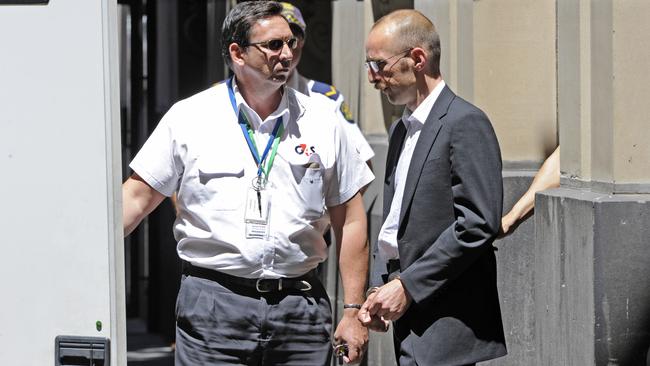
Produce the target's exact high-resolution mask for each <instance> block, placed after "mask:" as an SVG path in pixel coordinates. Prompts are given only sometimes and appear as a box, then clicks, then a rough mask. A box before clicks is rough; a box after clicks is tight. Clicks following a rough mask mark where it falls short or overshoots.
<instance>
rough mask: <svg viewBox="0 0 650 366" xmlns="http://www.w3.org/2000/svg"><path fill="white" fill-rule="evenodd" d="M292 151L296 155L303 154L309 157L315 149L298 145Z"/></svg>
mask: <svg viewBox="0 0 650 366" xmlns="http://www.w3.org/2000/svg"><path fill="white" fill-rule="evenodd" d="M294 150H295V151H296V153H297V154H298V155H302V154H305V155H306V156H309V155H311V154H314V153H315V152H316V148H315V147H314V146H307V145H306V144H300V145H298V146H296V147H295V148H294Z"/></svg>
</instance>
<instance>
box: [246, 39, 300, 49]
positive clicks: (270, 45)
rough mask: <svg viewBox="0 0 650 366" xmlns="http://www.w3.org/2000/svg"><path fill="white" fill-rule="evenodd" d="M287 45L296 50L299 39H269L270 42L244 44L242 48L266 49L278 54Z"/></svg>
mask: <svg viewBox="0 0 650 366" xmlns="http://www.w3.org/2000/svg"><path fill="white" fill-rule="evenodd" d="M285 43H286V44H287V46H289V48H290V49H292V50H293V49H295V48H296V46H298V38H296V37H291V38H289V39H287V40H284V39H279V38H278V39H269V40H268V41H262V42H251V43H246V44H243V45H242V46H244V47H248V46H260V47H264V48H266V49H267V50H270V51H273V52H277V51H280V50H282V47H284V44H285Z"/></svg>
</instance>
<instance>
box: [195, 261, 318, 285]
mask: <svg viewBox="0 0 650 366" xmlns="http://www.w3.org/2000/svg"><path fill="white" fill-rule="evenodd" d="M183 273H184V274H186V275H188V276H193V277H199V278H203V279H206V280H211V281H215V282H219V283H223V282H225V283H229V284H233V285H239V286H243V287H248V288H251V289H255V290H256V291H257V292H260V293H265V292H279V291H288V290H298V291H309V290H311V288H312V286H311V281H312V280H313V279H314V276H313V274H312V271H310V272H308V273H307V274H305V275H302V276H300V277H293V278H288V277H283V278H276V279H271V278H244V277H237V276H233V275H229V274H226V273H223V272H219V271H214V270H211V269H207V268H203V267H197V266H193V265H192V264H190V263H188V262H184V263H183Z"/></svg>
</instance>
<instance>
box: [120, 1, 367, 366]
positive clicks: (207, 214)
mask: <svg viewBox="0 0 650 366" xmlns="http://www.w3.org/2000/svg"><path fill="white" fill-rule="evenodd" d="M281 10H282V7H281V5H280V4H278V3H276V2H267V1H262V2H243V3H240V4H238V5H237V6H235V7H234V8H233V9H232V10H231V12H230V13H229V15H228V16H227V17H226V19H225V21H224V25H223V30H222V53H223V56H224V59H225V60H226V62H227V63H228V65H229V66H230V67H231V69H232V70H233V72H234V75H235V76H234V77H233V78H231V79H229V80H227V81H226V82H224V83H221V84H219V85H217V86H214V87H212V88H210V89H208V90H206V91H203V92H201V93H198V94H196V95H194V96H192V97H190V98H188V99H186V100H183V101H180V102H178V103H176V104H175V105H174V106H173V107H172V108H171V109H170V110H169V112H168V113H167V114H166V115H165V116H164V117H163V119H162V120H161V121H160V124H159V125H158V126H157V127H156V129H155V131H154V132H153V133H152V135H151V136H150V138H149V139H148V140H147V142H146V143H145V145H144V146H143V147H142V149H141V150H140V152H139V153H138V154H137V156H136V157H135V159H134V160H133V161H132V163H131V165H130V166H131V168H132V169H133V171H134V174H133V175H132V176H131V177H130V178H129V179H128V180H127V181H126V182H125V183H124V185H123V203H124V209H123V210H124V230H125V234H128V233H130V232H131V231H132V230H133V229H134V228H135V227H136V226H137V225H138V223H139V222H140V221H141V220H142V219H143V218H144V217H146V216H147V215H148V214H149V213H150V212H151V211H152V210H153V209H154V208H155V207H156V206H158V204H160V202H161V201H162V200H163V199H164V198H165V197H167V196H170V195H172V194H173V193H174V192H176V193H177V204H178V217H177V219H176V222H175V224H174V235H175V237H176V239H177V240H178V245H177V251H178V255H179V257H180V258H181V259H182V260H183V261H184V275H183V279H182V282H181V288H180V291H179V294H178V300H177V309H176V364H177V365H197V364H237V365H239V364H245V365H250V364H255V365H312V364H314V365H315V364H320V365H325V364H327V363H328V359H329V357H330V355H331V341H330V331H331V324H332V318H331V309H330V304H329V299H328V296H327V294H326V292H325V290H324V288H323V286H322V285H321V283H320V282H319V281H318V280H317V278H316V277H315V276H314V275H313V269H314V268H316V266H317V265H318V263H320V262H322V261H323V260H325V259H326V257H327V248H326V244H325V242H324V240H323V236H322V234H323V231H324V230H325V229H326V228H327V226H328V225H329V224H330V222H331V225H332V227H333V228H334V233H335V235H336V237H337V243H341V244H340V247H339V252H340V256H339V263H340V272H341V278H342V281H343V288H344V302H345V303H346V304H348V306H346V309H345V311H344V314H343V318H342V320H341V321H340V323H339V324H338V326H337V328H336V332H335V334H334V338H335V341H334V343H347V344H348V346H349V354H348V356H347V358H346V361H349V362H358V361H360V360H361V357H362V355H363V352H364V350H365V347H366V343H367V337H368V334H367V330H366V329H365V328H364V327H363V326H362V325H361V324H360V323H359V321H358V320H357V319H356V313H357V311H358V307H360V305H358V304H360V303H362V302H363V290H364V287H365V283H366V278H367V271H368V268H367V260H365V259H364V260H362V259H363V258H367V256H368V248H367V246H366V218H365V213H364V208H363V203H362V201H361V197H360V194H359V190H360V189H361V188H362V187H364V186H365V185H367V184H368V183H369V182H370V181H372V179H373V175H372V173H371V172H370V170H369V169H368V167H367V166H366V164H365V163H364V162H363V161H362V160H361V159H360V158H359V155H358V154H357V153H356V151H354V149H353V148H351V147H349V146H347V144H345V143H343V141H345V139H346V137H345V132H344V131H343V130H342V129H341V128H340V126H338V125H337V124H336V123H333V122H331V121H332V120H333V119H334V118H335V117H334V116H333V112H332V111H331V108H330V106H329V105H327V104H326V103H324V102H322V101H319V100H316V99H313V98H309V97H306V96H304V95H302V94H300V93H296V92H295V91H293V90H292V89H290V88H284V83H285V82H286V80H287V77H288V74H289V65H290V63H291V59H292V48H293V47H295V45H296V39H295V38H294V37H293V35H292V33H291V30H290V29H289V25H288V23H287V21H286V20H285V19H284V18H283V17H282V16H281ZM325 207H327V210H325V209H324V208H325Z"/></svg>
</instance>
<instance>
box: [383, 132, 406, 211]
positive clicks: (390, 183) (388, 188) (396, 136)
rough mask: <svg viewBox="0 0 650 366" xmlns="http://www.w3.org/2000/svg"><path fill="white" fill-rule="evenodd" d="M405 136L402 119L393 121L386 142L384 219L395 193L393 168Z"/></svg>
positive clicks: (395, 165)
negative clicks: (387, 141)
mask: <svg viewBox="0 0 650 366" xmlns="http://www.w3.org/2000/svg"><path fill="white" fill-rule="evenodd" d="M405 136H406V127H404V123H403V122H402V120H401V119H400V120H397V122H395V124H394V127H393V131H392V133H391V135H390V141H389V143H388V153H387V155H386V170H385V179H384V187H385V188H384V209H383V211H384V216H383V217H384V219H386V216H388V212H389V211H390V205H391V203H392V202H393V195H394V193H395V169H396V168H397V162H398V161H399V155H400V152H401V151H402V145H403V144H404V137H405Z"/></svg>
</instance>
